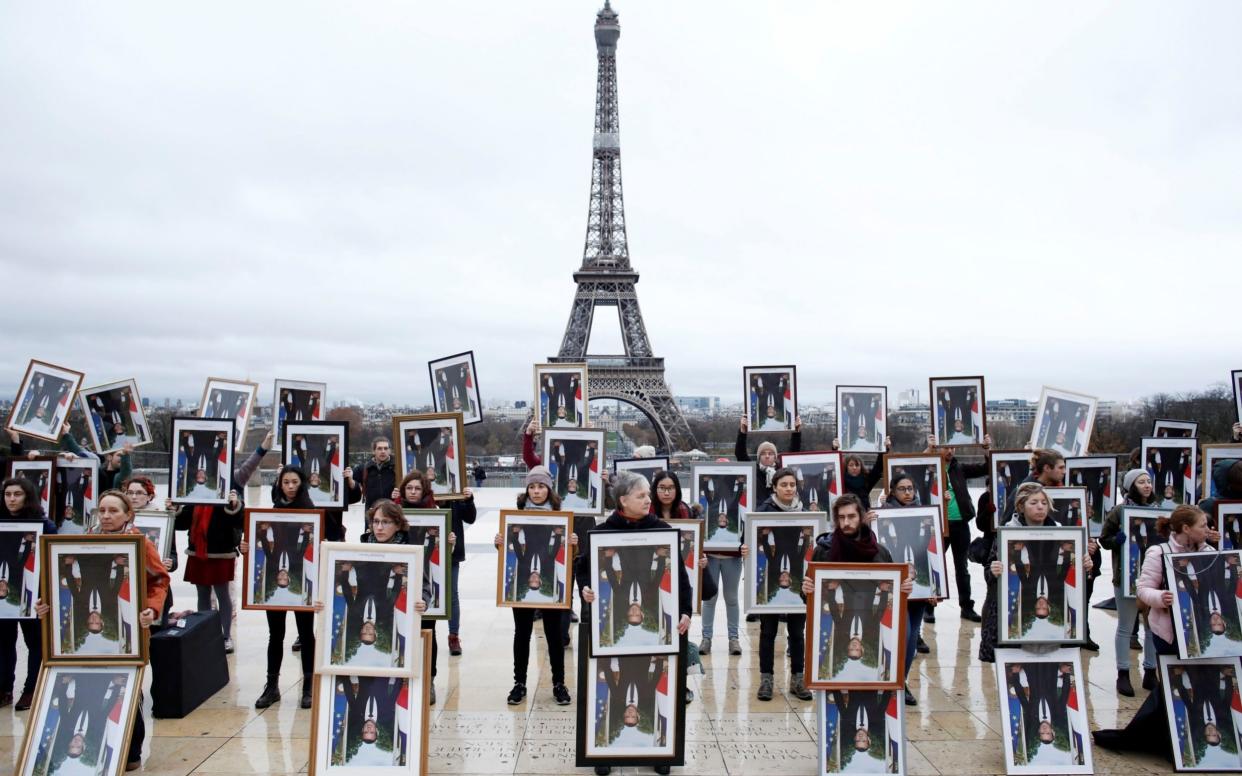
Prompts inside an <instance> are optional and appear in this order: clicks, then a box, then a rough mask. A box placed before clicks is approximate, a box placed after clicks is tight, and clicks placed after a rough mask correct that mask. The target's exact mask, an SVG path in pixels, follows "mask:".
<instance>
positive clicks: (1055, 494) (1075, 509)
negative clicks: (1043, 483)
mask: <svg viewBox="0 0 1242 776" xmlns="http://www.w3.org/2000/svg"><path fill="white" fill-rule="evenodd" d="M1044 493H1046V494H1047V495H1048V501H1049V502H1050V503H1049V506H1050V507H1052V510H1051V511H1050V512H1049V513H1048V515H1049V517H1051V518H1053V519H1054V520H1056V522H1057V524H1058V525H1062V526H1068V527H1071V528H1087V527H1088V525H1087V523H1088V521H1087V489H1086V488H1077V487H1074V488H1067V487H1052V488H1044Z"/></svg>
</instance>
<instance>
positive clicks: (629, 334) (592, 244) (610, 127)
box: [550, 0, 697, 452]
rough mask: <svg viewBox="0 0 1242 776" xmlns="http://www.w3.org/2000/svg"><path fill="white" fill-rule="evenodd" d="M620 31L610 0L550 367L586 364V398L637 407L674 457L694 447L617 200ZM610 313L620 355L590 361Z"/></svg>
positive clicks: (600, 36) (599, 36)
mask: <svg viewBox="0 0 1242 776" xmlns="http://www.w3.org/2000/svg"><path fill="white" fill-rule="evenodd" d="M620 37H621V25H620V24H619V23H618V17H617V13H616V11H614V10H612V5H611V2H610V1H609V0H605V2H604V7H603V9H602V10H601V11H600V12H599V13H598V14H597V15H596V17H595V48H596V53H597V58H598V73H597V78H596V85H595V138H594V142H593V144H592V146H593V150H592V162H591V204H590V208H589V209H588V213H587V231H586V246H585V248H584V250H583V254H582V266H581V267H580V268H579V269H578V271H577V272H575V273H574V282H575V283H577V284H578V289H577V292H576V293H575V294H574V303H573V307H572V309H571V310H570V313H569V323H568V324H567V325H566V326H565V337H564V339H562V340H561V349H560V352H559V353H557V355H555V356H553V357H552V358H551V359H550V360H551V361H552V362H554V363H556V362H560V363H580V362H586V363H587V366H588V369H587V393H588V397H589V398H591V399H617V400H620V401H624V402H627V403H629V404H632V405H634V406H635V407H637V408H638V409H639V410H640V411H641V412H642V413H643V414H645V415H646V416H647V417H648V418H649V419H650V420H651V422H652V425H653V426H654V427H655V431H656V435H657V436H658V437H659V439H660V448H661V449H662V450H664V451H668V452H673V451H675V450H678V449H682V450H690V449H693V448H694V447H695V446H696V444H697V443H696V441H695V439H694V434H693V433H692V432H691V431H690V425H689V424H688V423H686V419H685V417H684V416H683V415H682V414H681V409H680V408H678V406H677V403H676V402H675V401H673V394H672V392H670V391H669V389H668V383H667V382H666V381H665V379H664V359H662V358H657V357H656V356H654V355H653V354H652V352H651V341H650V340H649V339H648V337H647V326H646V324H644V323H643V314H642V311H641V310H640V309H639V307H638V294H637V292H636V291H635V285H637V283H638V273H637V272H636V271H634V269H633V268H632V267H631V266H630V250H629V245H628V243H627V242H626V234H625V202H624V200H623V198H622V194H621V139H620V117H619V115H618V111H617V39H618V38H620ZM599 307H614V308H616V310H617V314H618V317H619V319H620V323H621V341H622V343H623V345H624V349H625V352H624V353H621V354H616V355H607V356H604V355H588V354H587V347H588V344H589V341H590V336H591V325H592V323H593V322H594V319H595V311H596V308H599Z"/></svg>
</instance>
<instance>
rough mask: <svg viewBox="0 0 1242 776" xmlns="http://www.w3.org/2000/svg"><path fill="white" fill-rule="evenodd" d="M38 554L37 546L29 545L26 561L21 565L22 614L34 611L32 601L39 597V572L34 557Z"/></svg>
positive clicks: (27, 615)
mask: <svg viewBox="0 0 1242 776" xmlns="http://www.w3.org/2000/svg"><path fill="white" fill-rule="evenodd" d="M38 556H39V548H38V547H37V546H36V547H31V548H29V551H28V552H27V553H26V562H25V564H23V566H22V607H21V611H22V615H23V616H25V617H30V616H32V615H33V613H34V602H35V600H36V599H38V597H39V572H38V569H37V568H36V563H35V559H36V558H37V557H38Z"/></svg>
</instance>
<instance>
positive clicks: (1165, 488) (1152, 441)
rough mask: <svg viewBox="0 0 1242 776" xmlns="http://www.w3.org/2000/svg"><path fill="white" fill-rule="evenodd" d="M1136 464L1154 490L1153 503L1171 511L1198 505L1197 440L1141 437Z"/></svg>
mask: <svg viewBox="0 0 1242 776" xmlns="http://www.w3.org/2000/svg"><path fill="white" fill-rule="evenodd" d="M1139 460H1140V461H1142V465H1143V468H1144V469H1146V470H1147V474H1148V476H1150V477H1151V482H1152V485H1153V486H1154V487H1155V492H1154V501H1153V503H1155V504H1158V505H1160V506H1162V507H1165V508H1167V509H1172V508H1173V507H1174V506H1176V505H1178V504H1195V503H1197V502H1198V498H1197V495H1196V494H1197V493H1198V481H1199V480H1198V478H1199V469H1198V463H1199V445H1198V440H1196V439H1194V438H1182V439H1179V438H1175V437H1143V439H1142V440H1141V441H1140V443H1139Z"/></svg>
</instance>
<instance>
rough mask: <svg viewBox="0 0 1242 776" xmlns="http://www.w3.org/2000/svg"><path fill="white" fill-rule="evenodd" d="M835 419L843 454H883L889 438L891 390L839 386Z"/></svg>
mask: <svg viewBox="0 0 1242 776" xmlns="http://www.w3.org/2000/svg"><path fill="white" fill-rule="evenodd" d="M863 402H866V407H865V409H864V408H863V406H862V405H863ZM835 417H836V428H837V439H838V440H840V444H841V451H842V452H844V453H883V452H884V451H885V450H884V440H885V439H886V438H887V437H888V386H886V385H838V386H837V387H836V415H835Z"/></svg>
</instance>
